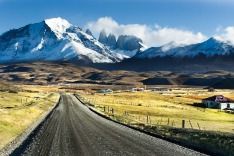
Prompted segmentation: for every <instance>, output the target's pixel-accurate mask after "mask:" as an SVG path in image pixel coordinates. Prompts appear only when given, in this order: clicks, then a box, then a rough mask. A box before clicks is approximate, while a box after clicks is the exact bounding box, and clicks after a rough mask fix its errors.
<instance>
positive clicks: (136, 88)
mask: <svg viewBox="0 0 234 156" xmlns="http://www.w3.org/2000/svg"><path fill="white" fill-rule="evenodd" d="M144 90H145V89H144V88H142V87H138V86H136V87H134V88H132V89H131V91H132V92H135V91H142V92H143V91H144Z"/></svg>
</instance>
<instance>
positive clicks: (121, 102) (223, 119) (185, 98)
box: [79, 89, 234, 133]
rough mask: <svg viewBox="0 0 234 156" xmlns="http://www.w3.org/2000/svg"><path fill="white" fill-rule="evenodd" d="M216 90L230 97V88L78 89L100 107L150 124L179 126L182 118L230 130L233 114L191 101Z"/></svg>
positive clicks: (190, 123)
mask: <svg viewBox="0 0 234 156" xmlns="http://www.w3.org/2000/svg"><path fill="white" fill-rule="evenodd" d="M219 94H222V95H225V96H227V97H230V98H233V97H234V94H233V91H232V90H217V91H216V92H207V91H206V90H203V89H176V90H174V91H167V92H163V93H157V92H119V93H109V94H101V93H96V94H94V95H92V94H87V93H79V95H80V96H81V97H83V98H84V99H85V100H86V102H89V103H91V104H94V105H95V107H96V108H97V109H99V110H100V111H104V108H103V107H104V106H105V107H106V111H107V108H108V107H109V109H112V108H113V109H114V112H115V114H118V115H120V116H124V117H125V118H129V119H132V120H134V121H136V122H142V123H145V122H147V121H148V124H151V125H169V126H173V127H178V128H181V126H182V120H185V121H186V125H185V126H186V127H187V128H193V129H202V130H212V131H221V132H232V133H233V132H234V114H229V113H226V112H221V111H219V110H217V109H208V108H202V107H198V106H197V105H194V103H201V99H203V98H206V97H209V96H212V95H219ZM126 113H127V115H126ZM147 116H148V117H149V118H148V119H147Z"/></svg>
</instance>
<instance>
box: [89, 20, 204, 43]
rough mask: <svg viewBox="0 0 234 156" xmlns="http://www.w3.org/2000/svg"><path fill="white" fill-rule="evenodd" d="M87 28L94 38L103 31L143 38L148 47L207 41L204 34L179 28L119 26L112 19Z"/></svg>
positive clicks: (90, 24) (92, 24)
mask: <svg viewBox="0 0 234 156" xmlns="http://www.w3.org/2000/svg"><path fill="white" fill-rule="evenodd" d="M85 28H89V29H90V30H91V32H92V33H93V34H94V36H96V37H98V36H99V33H100V31H101V30H102V29H105V30H106V32H107V34H109V33H112V34H115V35H116V36H119V35H135V36H137V37H139V38H141V39H142V40H143V41H144V43H145V44H146V45H148V46H161V45H164V44H167V43H169V42H171V41H175V42H178V43H180V44H192V43H198V42H202V41H204V40H206V39H207V37H206V36H204V35H203V34H202V33H200V32H198V33H193V32H192V31H188V30H183V29H179V28H170V27H161V26H160V25H155V26H148V25H140V24H127V25H123V24H119V23H117V22H116V21H115V20H113V19H112V18H111V17H102V18H99V19H98V20H97V21H92V22H89V23H88V24H87V25H86V26H85Z"/></svg>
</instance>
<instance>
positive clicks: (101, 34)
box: [98, 29, 107, 44]
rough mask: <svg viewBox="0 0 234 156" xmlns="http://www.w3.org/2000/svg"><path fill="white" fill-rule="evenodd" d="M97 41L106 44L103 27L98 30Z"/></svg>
mask: <svg viewBox="0 0 234 156" xmlns="http://www.w3.org/2000/svg"><path fill="white" fill-rule="evenodd" d="M98 41H99V42H101V43H102V44H107V36H106V31H105V30H104V29H103V30H102V31H101V32H100V35H99V39H98Z"/></svg>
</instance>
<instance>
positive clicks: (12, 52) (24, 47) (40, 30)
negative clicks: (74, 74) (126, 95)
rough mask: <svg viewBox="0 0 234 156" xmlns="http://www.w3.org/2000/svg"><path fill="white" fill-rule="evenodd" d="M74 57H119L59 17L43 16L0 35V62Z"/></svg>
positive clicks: (105, 60) (115, 59)
mask: <svg viewBox="0 0 234 156" xmlns="http://www.w3.org/2000/svg"><path fill="white" fill-rule="evenodd" d="M75 58H77V59H82V60H89V61H91V62H94V63H113V62H118V61H120V58H118V56H116V55H113V54H112V53H111V52H110V50H109V49H108V48H107V47H106V46H105V45H103V44H102V43H100V42H99V41H97V40H96V39H95V38H94V37H93V36H92V34H91V32H89V31H86V33H85V32H84V31H82V30H81V29H80V28H79V27H77V26H74V25H72V24H70V23H69V22H68V21H66V20H64V19H62V18H52V19H46V20H44V21H42V22H40V23H35V24H29V25H26V26H24V27H22V28H19V29H13V30H10V31H8V32H5V33H3V34H2V35H1V36H0V63H7V62H20V61H38V60H39V61H43V60H46V61H52V60H69V59H75Z"/></svg>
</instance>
